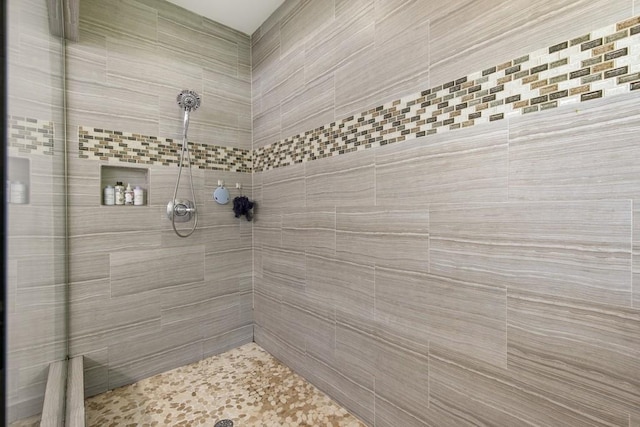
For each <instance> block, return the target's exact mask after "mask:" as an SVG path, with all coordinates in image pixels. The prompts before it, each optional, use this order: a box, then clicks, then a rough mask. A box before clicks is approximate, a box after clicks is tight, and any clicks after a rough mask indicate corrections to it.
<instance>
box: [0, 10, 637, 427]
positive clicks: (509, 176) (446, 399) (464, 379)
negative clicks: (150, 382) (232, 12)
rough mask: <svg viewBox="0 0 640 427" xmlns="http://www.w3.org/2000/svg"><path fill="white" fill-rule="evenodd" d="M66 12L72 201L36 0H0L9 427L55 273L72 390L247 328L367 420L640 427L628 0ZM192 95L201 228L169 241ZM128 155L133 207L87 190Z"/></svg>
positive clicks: (165, 361) (40, 338) (33, 404)
mask: <svg viewBox="0 0 640 427" xmlns="http://www.w3.org/2000/svg"><path fill="white" fill-rule="evenodd" d="M80 6H81V7H80V24H79V40H78V41H75V42H73V41H69V42H67V44H66V47H65V54H66V75H65V76H64V78H65V83H66V86H65V89H66V96H67V110H66V119H67V121H66V123H67V126H66V148H67V152H66V161H67V166H68V167H67V169H68V174H67V179H68V199H69V204H68V209H67V210H66V212H65V210H64V209H63V208H62V207H61V206H59V205H58V202H57V201H58V200H60V199H59V198H58V197H57V196H58V195H60V194H62V191H63V190H61V189H60V187H59V186H58V187H55V189H52V190H50V189H49V187H46V186H50V185H52V184H51V182H53V183H54V184H56V183H57V184H58V185H59V184H60V182H61V180H62V179H61V177H62V173H63V172H62V170H61V168H56V167H55V166H51V159H55V160H54V163H55V161H56V160H60V156H62V155H63V154H62V153H63V150H62V149H61V147H62V144H63V141H62V139H63V138H62V136H61V135H62V133H61V132H60V126H61V124H60V123H63V121H62V120H61V119H60V118H59V117H58V116H59V115H60V114H61V110H60V109H59V107H58V105H59V104H58V103H57V101H56V100H55V99H54V98H56V97H59V96H60V94H61V90H62V85H61V84H60V83H59V79H60V78H61V76H62V72H61V71H60V70H58V69H57V68H56V67H48V69H50V71H49V72H48V73H46V72H44V71H42V70H43V69H44V68H45V67H44V65H45V64H44V62H47V59H48V60H51V62H54V60H55V59H56V56H58V58H57V59H58V60H59V59H60V58H59V57H60V56H61V52H60V51H59V50H56V46H57V45H56V44H55V43H56V40H55V38H54V37H53V36H50V35H49V33H48V31H47V10H46V4H45V3H44V2H42V1H40V0H28V1H26V2H22V1H21V2H18V1H13V0H12V1H10V2H9V13H10V14H15V15H14V16H19V17H20V19H15V20H13V21H12V22H11V23H10V25H9V29H8V30H9V54H10V58H9V59H10V60H9V63H10V64H12V65H11V66H10V68H9V72H10V79H15V83H16V84H14V85H12V86H11V90H12V92H11V93H10V94H9V95H10V98H9V101H10V102H9V111H8V113H9V116H10V117H9V120H10V121H9V123H10V129H9V135H10V138H9V150H8V151H9V156H11V157H12V158H15V159H17V160H15V162H18V163H17V164H23V162H28V163H29V165H30V171H31V172H30V179H31V181H30V184H31V188H32V190H31V194H30V202H29V204H27V205H15V206H10V211H9V215H10V221H11V222H10V231H11V233H10V237H9V245H10V255H9V260H8V267H9V268H8V276H9V281H8V284H9V286H8V291H9V292H8V297H9V307H8V313H9V314H8V323H9V328H10V333H9V338H10V339H9V353H8V357H9V371H8V375H9V382H8V385H9V387H8V398H9V414H10V418H12V419H17V418H22V417H25V416H28V415H32V414H35V413H37V411H38V406H39V404H41V401H42V392H43V391H44V377H45V375H46V367H47V365H48V363H49V362H50V361H53V360H58V359H60V358H62V357H64V349H65V346H66V343H65V341H64V335H65V334H66V331H64V330H63V329H64V328H63V325H64V322H63V321H62V320H60V319H61V318H60V317H59V315H60V314H61V313H62V312H63V310H64V306H65V297H64V296H63V295H64V293H63V291H64V289H65V283H67V282H68V284H69V285H68V301H66V302H67V303H68V309H69V314H70V317H69V319H70V322H69V330H68V335H69V341H68V344H69V353H70V355H72V356H77V355H84V358H85V380H86V383H85V391H86V394H87V395H88V396H91V395H95V394H99V393H101V392H104V391H106V390H109V389H112V388H114V387H118V386H120V385H124V384H129V383H132V382H135V381H137V380H140V379H143V378H147V377H149V376H151V375H153V374H156V373H159V372H164V371H167V370H170V369H173V368H176V367H179V366H182V365H186V364H188V363H191V362H195V361H198V360H201V359H203V358H205V357H207V356H209V355H213V354H216V353H220V352H222V351H224V350H227V349H231V348H235V347H238V346H240V345H242V344H245V343H247V342H250V341H252V340H255V341H256V343H257V344H259V345H260V346H262V347H263V348H264V349H266V350H267V351H268V352H269V353H271V354H273V355H274V356H276V357H277V358H278V359H279V360H281V361H282V362H283V363H285V364H286V365H287V366H289V367H291V368H292V369H294V370H295V371H296V372H297V373H299V374H301V375H302V376H304V377H305V378H306V379H308V380H309V381H310V382H311V383H313V384H314V385H315V386H317V387H318V388H320V389H321V390H323V391H325V392H326V393H327V394H329V395H330V396H331V397H332V398H333V399H335V400H336V401H337V402H338V403H340V404H341V405H343V406H344V407H345V408H347V409H348V410H349V411H350V412H352V413H353V414H355V415H356V416H357V417H359V418H360V419H361V420H362V421H363V422H364V423H366V424H367V425H372V426H374V425H375V426H377V427H380V426H398V425H403V426H426V425H433V426H436V425H437V426H441V425H479V424H490V425H505V426H507V425H509V426H510V425H549V426H555V425H616V426H629V427H631V426H637V425H639V424H640V411H639V410H638V408H639V407H640V297H639V295H640V290H639V289H640V288H639V286H640V285H638V283H639V281H640V276H638V274H637V266H636V264H637V262H638V260H637V253H638V240H639V239H640V231H639V226H638V223H639V222H640V219H639V218H640V217H638V213H639V212H640V209H639V208H638V206H637V204H638V200H640V178H639V177H640V162H639V161H638V159H640V148H639V146H638V135H639V134H640V87H639V86H640V18H639V16H640V0H595V1H583V0H562V1H557V0H556V1H552V0H542V1H538V2H529V1H524V0H515V1H508V2H507V1H467V0H456V1H451V2H441V1H431V0H322V1H308V0H286V1H285V2H284V3H283V4H282V6H281V7H280V8H279V9H278V10H277V11H276V12H275V13H274V14H273V15H272V16H271V17H270V18H269V19H268V20H267V21H266V22H265V23H264V24H262V26H261V27H260V28H259V29H258V30H257V31H256V32H255V33H254V34H252V35H246V34H242V33H239V32H237V31H234V30H231V29H229V28H227V27H224V26H222V25H220V24H217V23H215V22H213V21H210V20H208V19H206V18H203V17H200V16H197V15H194V14H192V13H191V12H187V11H185V10H183V9H181V8H178V7H176V6H174V5H172V4H170V3H168V2H164V1H162V0H121V1H117V2H102V1H98V0H81V2H80ZM58 49H59V48H58ZM43 53H44V54H43ZM56 63H57V62H56ZM49 65H50V64H49ZM43 73H44V77H43ZM12 81H14V80H12ZM43 88H44V89H43ZM185 88H187V89H192V90H195V91H196V92H198V93H200V94H201V95H202V106H201V108H199V109H198V110H197V111H196V112H194V113H193V114H192V116H191V120H192V121H191V126H190V130H189V135H190V140H191V144H192V146H193V147H194V153H195V159H194V162H195V165H196V166H195V167H194V168H193V172H194V179H195V184H196V189H197V193H196V195H197V201H198V206H199V212H200V214H201V216H200V221H199V229H198V231H197V232H196V233H195V234H194V235H192V236H191V237H190V238H188V239H179V238H177V237H176V236H175V235H174V233H173V231H172V229H171V224H170V222H169V221H168V220H167V219H166V218H165V216H164V211H165V209H166V203H167V201H168V200H169V199H170V198H171V197H172V192H173V185H174V183H175V175H176V173H177V168H176V162H177V154H176V150H177V147H178V146H179V142H180V141H179V139H180V136H181V124H182V122H181V116H180V114H179V113H180V112H179V110H178V108H177V106H176V104H175V98H176V95H177V94H178V93H179V92H180V91H181V90H182V89H185ZM45 89H46V90H45ZM105 168H106V169H105ZM109 168H111V169H109ZM125 168H130V169H125ZM131 168H134V169H136V171H142V172H141V173H142V174H143V176H145V185H146V188H145V190H146V191H147V203H146V205H145V206H140V207H116V206H103V205H102V201H101V190H102V186H103V182H102V178H103V175H104V172H105V170H107V171H109V173H117V172H118V171H123V172H122V173H123V174H125V175H126V173H127V170H131ZM114 171H115V172H114ZM136 173H137V172H136ZM218 180H224V181H225V183H226V185H227V186H228V187H230V188H231V189H232V197H233V196H235V195H236V194H234V193H233V191H234V188H235V185H234V184H235V183H240V184H242V188H243V191H244V193H245V194H247V195H249V196H250V197H251V198H252V199H254V200H256V201H257V203H258V208H257V209H256V215H255V220H254V221H253V222H247V221H245V220H238V219H236V218H234V217H233V214H232V212H231V210H230V208H229V207H228V206H226V207H222V206H220V205H217V204H216V203H215V202H214V201H213V200H212V198H211V193H212V191H213V190H214V189H215V188H216V187H217V185H218ZM45 183H46V184H45ZM132 184H133V183H132ZM43 186H45V187H43ZM185 191H186V190H185ZM61 215H62V216H63V218H64V216H66V218H68V224H69V227H68V236H67V237H68V255H69V270H68V277H65V274H64V268H62V267H60V265H59V264H56V263H57V262H60V259H58V260H57V261H56V256H64V244H63V241H64V237H65V234H64V232H63V231H62V230H60V229H58V228H56V227H57V226H56V224H58V222H56V221H55V218H60V216H61ZM33 224H37V227H36V228H33ZM27 230H30V231H27ZM33 248H39V249H38V250H37V251H35V252H34V251H33ZM60 250H62V252H60ZM58 254H60V255H58ZM634 261H635V262H634ZM36 272H37V274H35V273H36ZM43 273H45V274H43ZM42 277H46V279H42ZM56 314H57V315H58V317H55V315H56ZM54 318H55V319H57V320H52V319H54ZM44 324H46V325H47V326H46V327H43V326H42V325H44ZM26 331H35V333H30V334H27V333H26Z"/></svg>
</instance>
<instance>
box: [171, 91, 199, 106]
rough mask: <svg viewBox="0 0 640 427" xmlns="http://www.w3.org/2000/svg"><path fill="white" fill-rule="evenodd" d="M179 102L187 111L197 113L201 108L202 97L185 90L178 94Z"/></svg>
mask: <svg viewBox="0 0 640 427" xmlns="http://www.w3.org/2000/svg"><path fill="white" fill-rule="evenodd" d="M177 101H178V105H179V106H180V108H182V109H184V110H185V111H195V110H197V109H198V107H199V106H200V95H198V94H197V93H196V92H195V91H193V90H188V89H185V90H183V91H182V92H180V93H179V94H178V98H177Z"/></svg>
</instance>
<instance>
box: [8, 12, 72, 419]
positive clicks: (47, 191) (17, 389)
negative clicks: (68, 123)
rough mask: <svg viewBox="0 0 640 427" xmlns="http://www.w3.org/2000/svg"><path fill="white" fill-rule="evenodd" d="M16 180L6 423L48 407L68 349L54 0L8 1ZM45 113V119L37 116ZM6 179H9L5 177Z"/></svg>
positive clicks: (11, 150)
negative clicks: (55, 373)
mask: <svg viewBox="0 0 640 427" xmlns="http://www.w3.org/2000/svg"><path fill="white" fill-rule="evenodd" d="M5 4H6V12H7V14H8V17H7V19H6V34H5V36H6V41H7V45H6V51H5V53H6V57H5V58H4V59H5V60H6V61H3V66H6V72H7V78H8V80H7V92H6V111H5V114H6V115H7V125H8V126H7V128H6V129H4V130H3V132H5V143H6V146H5V153H6V155H7V157H9V158H10V159H9V160H8V161H6V163H3V166H2V168H3V172H5V173H6V177H7V179H8V180H11V181H17V180H20V181H22V182H26V183H27V184H28V186H27V194H28V198H27V200H28V203H27V204H8V203H6V202H5V201H4V200H3V201H2V202H3V206H4V207H3V209H5V214H6V219H7V222H6V230H7V235H6V236H3V241H4V240H5V239H4V238H5V237H6V245H7V246H6V249H7V250H6V252H3V256H5V257H6V258H5V259H6V266H7V268H6V271H3V274H4V275H5V281H4V282H3V283H5V284H6V290H5V292H6V293H5V295H6V298H5V300H4V301H5V311H4V312H3V315H4V319H5V322H6V323H5V327H6V328H7V329H6V341H5V346H4V347H3V350H4V354H3V357H4V358H3V361H4V362H5V363H4V367H3V373H4V377H5V379H6V384H5V389H4V390H5V395H4V404H5V411H4V412H3V413H4V414H5V417H4V418H3V419H2V420H0V423H2V424H3V425H4V424H5V423H7V424H8V423H9V422H12V421H15V420H16V419H20V418H25V417H30V416H32V415H35V414H38V413H40V412H41V411H42V405H43V401H44V391H45V385H46V381H47V375H48V370H49V364H50V363H52V362H55V361H62V360H64V358H65V356H66V333H67V330H66V325H65V315H66V303H65V280H66V277H65V241H64V233H65V230H64V224H65V223H64V215H65V208H64V196H63V195H64V187H63V184H64V179H63V176H64V151H63V147H64V141H63V132H61V130H62V128H61V124H62V123H63V117H62V108H61V107H60V106H61V105H62V95H63V93H62V91H61V88H62V87H63V84H62V83H63V82H62V77H63V65H64V62H63V61H64V56H63V46H62V43H61V42H60V40H59V39H57V38H56V37H53V36H51V35H50V34H49V32H48V28H49V22H48V15H47V3H46V2H45V1H42V0H25V1H21V0H20V1H13V0H11V1H7V2H5ZM36 119H37V120H36ZM3 185H5V183H3Z"/></svg>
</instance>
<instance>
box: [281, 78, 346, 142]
mask: <svg viewBox="0 0 640 427" xmlns="http://www.w3.org/2000/svg"><path fill="white" fill-rule="evenodd" d="M334 92H335V89H334V79H333V75H327V76H323V77H319V78H317V79H316V80H311V81H308V82H307V83H306V84H305V85H304V88H302V89H301V90H300V91H299V92H297V93H292V94H291V96H290V97H289V98H287V99H283V101H282V104H281V108H280V109H281V124H282V130H281V132H282V137H284V138H287V137H289V136H294V135H298V134H303V133H304V132H305V131H307V130H309V129H315V128H317V127H320V126H322V125H324V124H327V123H331V122H333V121H334V119H335V116H334V110H333V106H334V100H335V93H334Z"/></svg>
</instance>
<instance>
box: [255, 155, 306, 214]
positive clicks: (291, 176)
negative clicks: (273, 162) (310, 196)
mask: <svg viewBox="0 0 640 427" xmlns="http://www.w3.org/2000/svg"><path fill="white" fill-rule="evenodd" d="M304 166H305V165H304V164H298V165H294V166H288V167H286V168H279V169H272V170H270V171H268V172H264V173H263V175H262V179H263V184H262V199H263V200H258V203H259V204H260V206H259V209H260V212H262V213H283V212H286V211H287V210H289V209H291V208H294V209H299V208H304V207H305V206H306V201H305V197H306V196H305V182H304Z"/></svg>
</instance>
